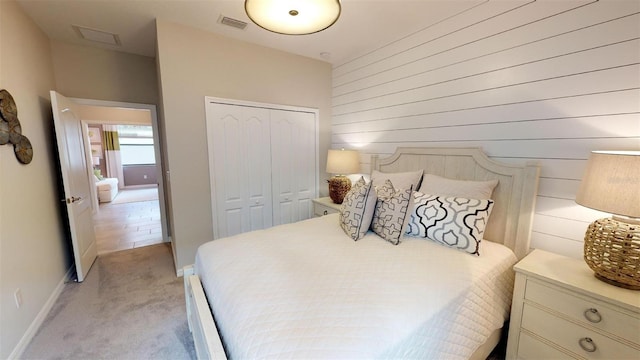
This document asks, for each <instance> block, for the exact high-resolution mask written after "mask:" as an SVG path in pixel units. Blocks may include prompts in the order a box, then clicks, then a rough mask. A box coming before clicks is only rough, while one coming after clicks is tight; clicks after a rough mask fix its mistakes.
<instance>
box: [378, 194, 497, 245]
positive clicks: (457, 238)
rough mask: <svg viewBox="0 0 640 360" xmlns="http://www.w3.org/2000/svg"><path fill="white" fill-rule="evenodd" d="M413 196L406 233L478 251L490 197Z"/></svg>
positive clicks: (489, 211) (489, 213)
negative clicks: (412, 205)
mask: <svg viewBox="0 0 640 360" xmlns="http://www.w3.org/2000/svg"><path fill="white" fill-rule="evenodd" d="M414 196H415V200H414V208H413V211H412V212H411V219H410V220H409V224H408V225H407V234H409V235H412V236H420V237H425V238H427V239H430V240H433V241H435V242H438V243H440V244H442V245H446V246H449V247H453V248H456V249H460V250H463V251H466V252H468V253H470V254H475V255H480V252H479V249H480V241H481V240H482V236H483V235H484V230H485V227H486V226H487V222H488V221H489V216H490V215H491V209H492V208H493V200H491V199H481V200H478V199H465V198H461V197H444V196H438V195H428V194H421V193H419V192H416V193H415V194H414ZM374 218H375V217H374Z"/></svg>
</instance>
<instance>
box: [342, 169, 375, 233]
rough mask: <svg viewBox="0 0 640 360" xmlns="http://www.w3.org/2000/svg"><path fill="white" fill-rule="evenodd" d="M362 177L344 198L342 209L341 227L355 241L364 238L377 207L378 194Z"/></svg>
mask: <svg viewBox="0 0 640 360" xmlns="http://www.w3.org/2000/svg"><path fill="white" fill-rule="evenodd" d="M371 187H372V185H371V182H369V183H368V184H367V183H366V182H365V181H364V178H363V177H360V180H358V181H357V182H356V183H355V184H354V185H353V186H352V187H351V190H349V192H347V194H346V195H345V196H344V200H343V201H342V207H340V227H342V230H344V232H345V233H346V234H347V235H349V237H350V238H352V239H353V240H359V239H360V238H362V237H363V236H364V235H365V234H366V233H367V231H369V226H370V225H371V218H372V217H373V211H374V209H375V206H376V194H375V191H373V190H372V189H371Z"/></svg>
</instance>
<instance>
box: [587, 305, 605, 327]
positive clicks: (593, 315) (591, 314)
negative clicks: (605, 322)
mask: <svg viewBox="0 0 640 360" xmlns="http://www.w3.org/2000/svg"><path fill="white" fill-rule="evenodd" d="M584 317H585V318H586V319H587V320H589V321H590V322H592V323H594V324H597V323H599V322H600V321H602V315H600V313H599V312H598V309H594V308H590V309H587V310H585V311H584Z"/></svg>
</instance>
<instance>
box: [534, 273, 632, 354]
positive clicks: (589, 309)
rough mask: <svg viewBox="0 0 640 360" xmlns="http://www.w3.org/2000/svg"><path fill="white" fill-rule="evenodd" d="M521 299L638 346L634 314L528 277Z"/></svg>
mask: <svg viewBox="0 0 640 360" xmlns="http://www.w3.org/2000/svg"><path fill="white" fill-rule="evenodd" d="M525 299H527V300H528V301H532V302H535V303H538V304H540V305H542V306H544V307H547V308H549V309H552V310H554V311H557V312H559V313H561V314H563V315H565V316H567V317H568V318H571V319H572V320H574V321H577V322H579V323H583V324H586V325H588V326H592V327H594V328H597V329H601V330H603V331H606V332H608V333H611V334H615V335H617V336H619V337H621V338H624V339H627V340H629V341H632V342H634V343H636V344H638V345H640V319H638V318H636V317H633V316H630V315H627V314H623V313H621V312H618V311H615V310H612V309H611V308H609V307H606V306H603V305H601V304H599V303H596V302H594V301H590V300H589V299H586V298H582V297H579V296H576V295H573V294H569V293H566V292H564V291H561V290H557V289H554V288H551V287H549V286H545V285H543V284H541V283H538V282H536V281H531V280H529V281H527V289H526V292H525Z"/></svg>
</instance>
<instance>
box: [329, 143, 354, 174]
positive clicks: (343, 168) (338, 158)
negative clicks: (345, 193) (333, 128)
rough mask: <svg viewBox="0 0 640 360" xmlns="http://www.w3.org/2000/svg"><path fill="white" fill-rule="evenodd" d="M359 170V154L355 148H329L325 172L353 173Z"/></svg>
mask: <svg viewBox="0 0 640 360" xmlns="http://www.w3.org/2000/svg"><path fill="white" fill-rule="evenodd" d="M358 171H360V155H359V154H358V152H357V151H355V150H333V149H332V150H329V154H328V156H327V172H328V173H329V174H339V175H346V174H354V173H357V172H358Z"/></svg>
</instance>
